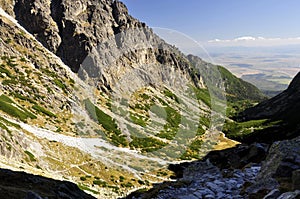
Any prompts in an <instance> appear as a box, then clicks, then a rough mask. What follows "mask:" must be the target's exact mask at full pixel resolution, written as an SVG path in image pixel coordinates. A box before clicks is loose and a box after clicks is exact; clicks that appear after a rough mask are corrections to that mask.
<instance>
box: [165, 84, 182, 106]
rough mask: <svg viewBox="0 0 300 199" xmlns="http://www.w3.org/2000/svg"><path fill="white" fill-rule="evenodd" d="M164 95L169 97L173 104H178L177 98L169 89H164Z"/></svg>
mask: <svg viewBox="0 0 300 199" xmlns="http://www.w3.org/2000/svg"><path fill="white" fill-rule="evenodd" d="M164 95H165V96H167V97H169V98H170V99H172V100H174V101H175V102H177V103H178V104H179V99H178V97H177V96H176V95H175V94H174V93H172V92H171V91H170V90H169V89H167V88H165V90H164Z"/></svg>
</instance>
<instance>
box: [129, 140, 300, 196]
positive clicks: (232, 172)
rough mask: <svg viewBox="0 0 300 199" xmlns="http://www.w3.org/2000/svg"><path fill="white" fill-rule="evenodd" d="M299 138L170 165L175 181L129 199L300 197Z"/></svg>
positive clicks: (156, 186) (239, 148)
mask: <svg viewBox="0 0 300 199" xmlns="http://www.w3.org/2000/svg"><path fill="white" fill-rule="evenodd" d="M299 139H300V137H298V138H295V139H293V140H284V141H280V142H275V143H274V144H272V145H271V147H270V149H269V150H267V149H268V147H267V145H265V144H258V143H256V144H252V145H251V146H246V145H240V146H238V147H235V148H233V149H227V150H224V151H214V152H211V153H209V154H208V155H207V156H206V157H205V158H204V161H199V162H192V163H183V164H180V165H170V169H171V170H172V171H174V172H175V174H177V175H176V177H177V180H176V181H175V182H165V183H161V184H157V185H155V186H154V188H152V189H150V190H149V191H147V192H145V193H143V192H140V191H138V192H135V193H132V194H131V195H129V196H128V197H126V198H160V199H162V198H176V199H183V198H189V199H190V198H192V199H194V198H195V199H197V198H220V199H222V198H228V199H229V198H241V199H242V198H243V199H245V198H249V199H256V198H264V199H270V198H274V199H275V198H281V199H288V198H293V199H296V198H299V195H300V190H299V181H298V180H299V168H300V162H299V160H300V150H299V147H300V142H299V141H300V140H299ZM262 151H263V152H262ZM267 151H268V152H267ZM264 156H265V157H264ZM235 158H236V159H235Z"/></svg>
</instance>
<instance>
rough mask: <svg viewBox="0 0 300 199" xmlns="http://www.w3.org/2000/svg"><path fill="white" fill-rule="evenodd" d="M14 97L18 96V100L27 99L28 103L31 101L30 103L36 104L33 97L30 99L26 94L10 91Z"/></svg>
mask: <svg viewBox="0 0 300 199" xmlns="http://www.w3.org/2000/svg"><path fill="white" fill-rule="evenodd" d="M11 94H12V95H13V96H14V97H15V98H18V99H20V100H23V101H28V102H30V103H32V104H36V102H35V101H34V100H33V99H31V98H30V97H27V96H23V95H21V94H19V93H11Z"/></svg>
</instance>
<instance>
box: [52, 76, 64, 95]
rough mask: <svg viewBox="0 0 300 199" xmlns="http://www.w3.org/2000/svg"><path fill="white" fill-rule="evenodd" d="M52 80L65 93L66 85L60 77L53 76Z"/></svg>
mask: <svg viewBox="0 0 300 199" xmlns="http://www.w3.org/2000/svg"><path fill="white" fill-rule="evenodd" d="M53 82H54V84H55V85H56V86H57V87H59V88H61V89H62V90H63V91H64V92H65V93H67V86H66V85H65V84H64V83H63V82H62V81H61V80H60V79H58V78H55V79H54V80H53Z"/></svg>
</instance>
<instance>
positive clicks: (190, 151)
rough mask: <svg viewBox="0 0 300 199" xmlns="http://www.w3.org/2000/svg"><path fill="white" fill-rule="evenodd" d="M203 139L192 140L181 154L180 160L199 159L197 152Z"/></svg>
mask: <svg viewBox="0 0 300 199" xmlns="http://www.w3.org/2000/svg"><path fill="white" fill-rule="evenodd" d="M202 144H203V141H202V140H200V139H196V140H194V141H193V142H192V143H191V144H190V145H189V147H188V148H187V150H186V151H185V152H184V153H183V154H182V155H181V157H180V159H182V160H191V159H199V152H200V149H201V146H202Z"/></svg>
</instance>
